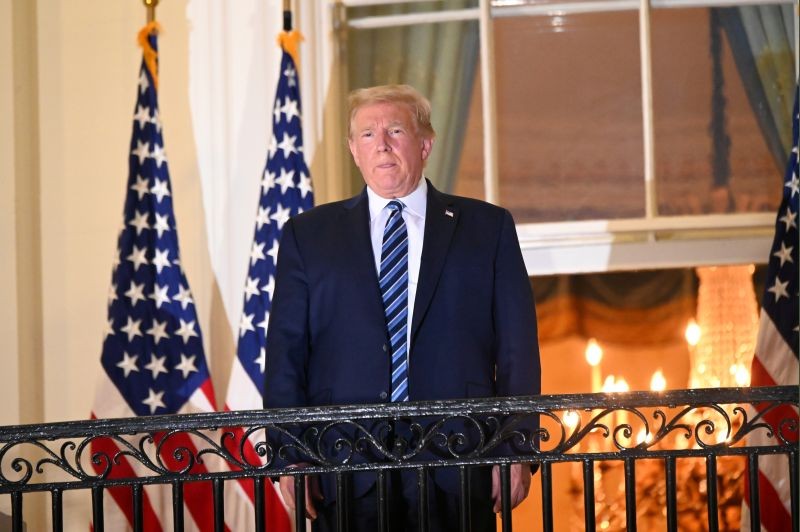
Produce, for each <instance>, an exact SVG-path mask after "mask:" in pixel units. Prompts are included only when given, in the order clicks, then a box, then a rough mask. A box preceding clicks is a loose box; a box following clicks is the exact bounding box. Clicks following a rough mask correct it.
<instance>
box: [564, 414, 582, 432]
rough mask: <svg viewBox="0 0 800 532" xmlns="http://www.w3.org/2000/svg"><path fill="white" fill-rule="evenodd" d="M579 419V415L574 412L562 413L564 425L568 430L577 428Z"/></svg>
mask: <svg viewBox="0 0 800 532" xmlns="http://www.w3.org/2000/svg"><path fill="white" fill-rule="evenodd" d="M580 419H581V416H580V414H578V413H577V412H576V411H574V410H567V411H566V412H564V423H566V424H567V426H568V427H569V428H570V429H574V428H575V427H576V426H578V421H580Z"/></svg>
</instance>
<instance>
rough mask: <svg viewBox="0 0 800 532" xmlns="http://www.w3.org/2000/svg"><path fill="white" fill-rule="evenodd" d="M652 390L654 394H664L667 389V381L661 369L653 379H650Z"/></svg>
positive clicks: (654, 374)
mask: <svg viewBox="0 0 800 532" xmlns="http://www.w3.org/2000/svg"><path fill="white" fill-rule="evenodd" d="M650 389H651V390H653V391H654V392H663V391H664V390H666V389H667V379H665V378H664V373H663V372H662V371H661V368H658V371H656V372H655V373H653V377H652V378H651V379H650Z"/></svg>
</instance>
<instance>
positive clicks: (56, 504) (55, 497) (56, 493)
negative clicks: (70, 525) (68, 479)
mask: <svg viewBox="0 0 800 532" xmlns="http://www.w3.org/2000/svg"><path fill="white" fill-rule="evenodd" d="M50 495H51V497H52V500H51V504H52V509H53V532H59V531H61V530H63V529H64V507H63V505H62V497H61V490H60V489H57V488H56V489H54V490H53V491H52V492H51V493H50Z"/></svg>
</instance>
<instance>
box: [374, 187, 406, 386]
mask: <svg viewBox="0 0 800 532" xmlns="http://www.w3.org/2000/svg"><path fill="white" fill-rule="evenodd" d="M386 207H387V208H388V209H389V211H390V214H389V219H388V220H386V227H385V228H384V229H383V245H382V246H381V268H380V270H381V272H380V279H379V282H380V288H381V297H382V298H383V311H384V313H385V314H386V328H387V330H388V332H389V343H390V347H391V349H390V353H391V355H392V401H393V402H400V401H408V345H407V340H406V334H407V330H408V231H407V230H406V223H405V221H403V215H402V213H403V204H402V203H400V202H399V201H397V200H392V201H390V202H389V203H388V204H387V205H386Z"/></svg>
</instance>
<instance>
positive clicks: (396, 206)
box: [386, 200, 405, 213]
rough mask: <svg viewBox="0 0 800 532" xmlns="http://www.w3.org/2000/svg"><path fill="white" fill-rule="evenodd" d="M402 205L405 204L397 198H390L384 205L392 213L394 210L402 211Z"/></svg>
mask: <svg viewBox="0 0 800 532" xmlns="http://www.w3.org/2000/svg"><path fill="white" fill-rule="evenodd" d="M404 206H405V205H403V203H402V202H401V201H399V200H392V201H390V202H389V203H387V204H386V207H387V208H388V209H389V210H390V211H392V213H394V212H395V211H396V212H403V207H404Z"/></svg>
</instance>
